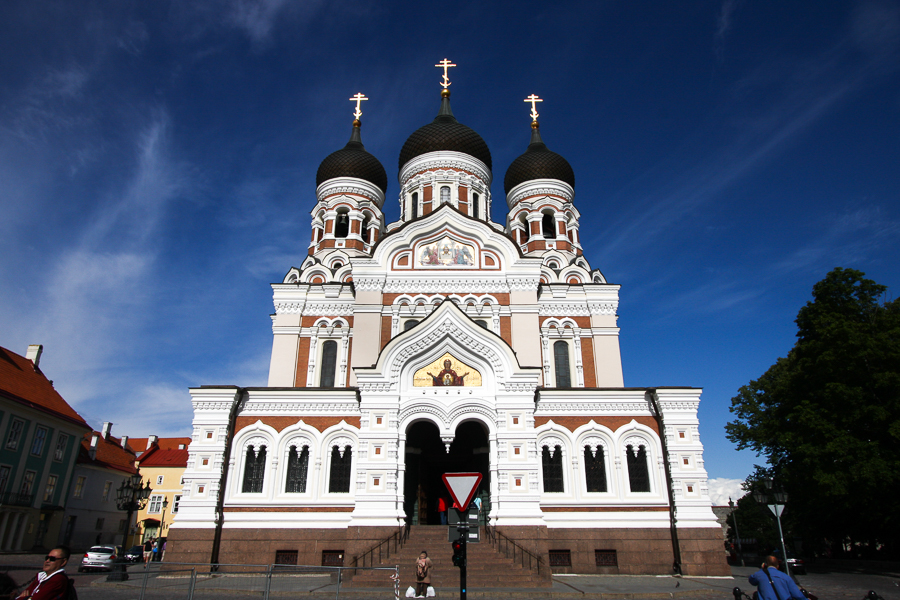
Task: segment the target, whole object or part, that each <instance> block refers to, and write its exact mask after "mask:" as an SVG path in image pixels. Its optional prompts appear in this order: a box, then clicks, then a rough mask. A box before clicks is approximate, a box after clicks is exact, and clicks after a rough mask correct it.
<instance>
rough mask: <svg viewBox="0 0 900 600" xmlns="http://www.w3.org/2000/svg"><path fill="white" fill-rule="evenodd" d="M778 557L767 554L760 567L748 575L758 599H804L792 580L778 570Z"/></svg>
mask: <svg viewBox="0 0 900 600" xmlns="http://www.w3.org/2000/svg"><path fill="white" fill-rule="evenodd" d="M778 563H779V561H778V559H777V558H775V557H774V556H767V557H766V561H765V562H764V563H763V564H762V569H760V570H759V571H757V572H756V573H754V574H753V575H751V576H750V583H751V584H753V585H755V586H757V587H758V588H759V589H758V590H757V591H758V592H759V599H760V600H789V599H793V600H806V599H805V597H804V596H803V592H801V591H800V588H799V587H797V584H796V583H794V580H793V579H791V578H790V577H788V576H787V575H785V574H784V573H782V572H781V571H779V570H778Z"/></svg>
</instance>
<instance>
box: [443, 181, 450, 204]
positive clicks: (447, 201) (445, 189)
mask: <svg viewBox="0 0 900 600" xmlns="http://www.w3.org/2000/svg"><path fill="white" fill-rule="evenodd" d="M441 204H450V188H448V187H447V186H446V185H445V186H444V187H442V188H441Z"/></svg>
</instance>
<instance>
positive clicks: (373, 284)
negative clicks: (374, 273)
mask: <svg viewBox="0 0 900 600" xmlns="http://www.w3.org/2000/svg"><path fill="white" fill-rule="evenodd" d="M384 284H385V279H384V277H383V276H380V277H356V276H354V278H353V286H354V287H355V288H356V291H358V292H380V291H381V290H382V289H383V288H384Z"/></svg>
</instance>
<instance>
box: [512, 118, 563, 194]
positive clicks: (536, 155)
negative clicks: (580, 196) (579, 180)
mask: <svg viewBox="0 0 900 600" xmlns="http://www.w3.org/2000/svg"><path fill="white" fill-rule="evenodd" d="M532 179H558V180H560V181H564V182H566V183H568V184H569V185H571V186H572V187H573V188H574V187H575V171H573V170H572V165H570V164H569V161H567V160H566V159H565V158H563V157H562V156H560V155H559V154H557V153H556V152H553V151H551V150H550V149H548V148H547V144H545V143H544V140H542V139H541V131H540V129H539V128H538V127H537V123H533V124H532V129H531V143H530V144H528V149H527V150H525V153H524V154H522V155H521V156H519V158H517V159H516V160H514V161H513V162H512V164H511V165H509V169H507V170H506V177H505V178H504V179H503V190H504V191H505V192H506V193H507V194H508V193H509V191H510V190H511V189H513V188H514V187H516V186H517V185H519V184H520V183H524V182H526V181H531V180H532Z"/></svg>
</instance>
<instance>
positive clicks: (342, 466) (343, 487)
mask: <svg viewBox="0 0 900 600" xmlns="http://www.w3.org/2000/svg"><path fill="white" fill-rule="evenodd" d="M352 458H353V449H352V448H351V447H350V446H345V447H344V454H343V456H342V455H341V450H340V448H338V447H337V446H332V447H331V476H330V477H329V479H328V491H329V492H331V493H332V494H347V493H349V492H350V461H351V459H352Z"/></svg>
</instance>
